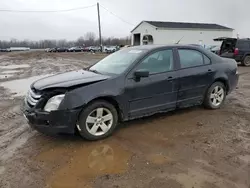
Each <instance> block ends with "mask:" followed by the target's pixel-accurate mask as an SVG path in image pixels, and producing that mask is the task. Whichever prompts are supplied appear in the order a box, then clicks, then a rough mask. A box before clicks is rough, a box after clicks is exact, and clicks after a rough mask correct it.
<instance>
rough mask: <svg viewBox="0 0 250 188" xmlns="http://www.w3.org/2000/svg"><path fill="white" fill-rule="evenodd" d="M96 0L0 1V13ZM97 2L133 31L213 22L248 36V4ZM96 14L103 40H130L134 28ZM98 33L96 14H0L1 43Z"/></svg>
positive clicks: (228, 0)
mask: <svg viewBox="0 0 250 188" xmlns="http://www.w3.org/2000/svg"><path fill="white" fill-rule="evenodd" d="M96 2H97V1H96V0H0V9H13V10H60V9H70V8H77V7H84V6H89V5H93V4H95V3H96ZM99 3H100V4H101V5H102V6H104V7H105V8H107V9H108V10H109V11H111V12H113V13H115V14H116V15H118V16H119V17H121V18H123V19H124V20H126V21H127V22H129V23H131V24H133V25H134V26H136V25H137V24H138V23H139V22H141V21H142V20H150V21H179V22H182V21H183V22H200V23H217V24H221V25H224V26H227V27H231V28H234V29H235V33H239V34H240V37H250V16H249V7H250V1H249V0H237V1H236V0H99ZM100 11H101V27H102V32H103V36H106V37H107V36H111V37H112V36H113V37H124V36H128V35H130V31H131V30H132V29H133V25H130V24H127V23H125V22H123V21H121V20H120V19H118V18H117V17H115V16H113V15H112V14H110V13H108V12H106V11H105V10H104V9H103V8H101V9H100ZM88 31H91V32H95V33H96V35H97V34H98V25H97V10H96V7H91V8H88V9H84V10H77V11H71V12H60V13H13V12H11V13H10V12H0V40H3V39H11V38H16V39H30V40H39V39H68V40H74V39H77V38H78V37H79V36H84V34H85V33H86V32H88Z"/></svg>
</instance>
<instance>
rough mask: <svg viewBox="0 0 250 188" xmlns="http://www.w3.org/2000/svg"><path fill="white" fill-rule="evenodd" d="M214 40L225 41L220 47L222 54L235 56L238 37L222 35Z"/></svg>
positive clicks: (230, 56)
mask: <svg viewBox="0 0 250 188" xmlns="http://www.w3.org/2000/svg"><path fill="white" fill-rule="evenodd" d="M214 41H223V42H222V44H221V48H220V56H222V57H228V58H233V56H234V50H235V46H236V43H237V39H236V38H226V37H220V38H217V39H214Z"/></svg>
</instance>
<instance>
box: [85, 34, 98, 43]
mask: <svg viewBox="0 0 250 188" xmlns="http://www.w3.org/2000/svg"><path fill="white" fill-rule="evenodd" d="M84 39H85V45H86V46H89V45H94V44H95V39H96V36H95V33H93V32H87V33H86V34H85V35H84Z"/></svg>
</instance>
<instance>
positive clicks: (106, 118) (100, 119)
mask: <svg viewBox="0 0 250 188" xmlns="http://www.w3.org/2000/svg"><path fill="white" fill-rule="evenodd" d="M113 121H114V117H113V115H112V113H111V112H110V110H109V109H107V108H103V107H100V108H97V109H95V110H93V111H92V112H91V113H90V114H89V115H88V116H87V119H86V128H87V131H88V132H89V133H90V134H92V135H94V136H101V135H104V134H105V133H107V132H108V131H109V130H110V128H111V126H112V124H113Z"/></svg>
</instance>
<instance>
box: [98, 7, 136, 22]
mask: <svg viewBox="0 0 250 188" xmlns="http://www.w3.org/2000/svg"><path fill="white" fill-rule="evenodd" d="M100 7H102V8H103V9H104V10H106V11H107V12H109V13H110V14H112V15H113V16H115V17H117V18H118V19H120V20H121V21H123V22H124V23H126V24H128V25H131V26H135V25H134V24H132V23H129V22H127V21H126V20H124V19H123V18H121V17H120V16H118V15H116V14H115V13H113V12H111V11H109V10H108V9H106V8H105V7H104V6H102V5H100Z"/></svg>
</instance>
